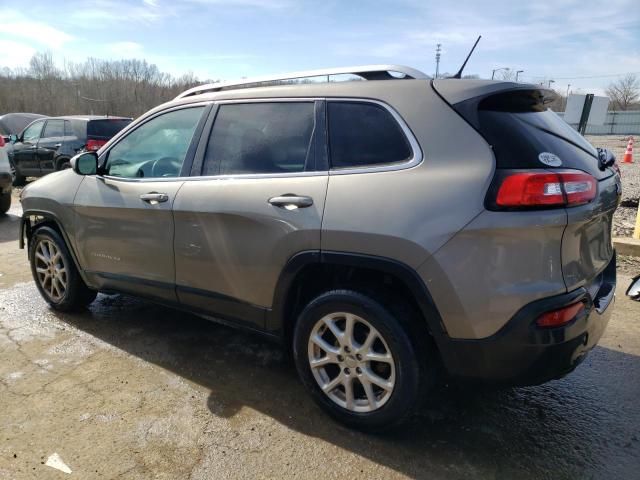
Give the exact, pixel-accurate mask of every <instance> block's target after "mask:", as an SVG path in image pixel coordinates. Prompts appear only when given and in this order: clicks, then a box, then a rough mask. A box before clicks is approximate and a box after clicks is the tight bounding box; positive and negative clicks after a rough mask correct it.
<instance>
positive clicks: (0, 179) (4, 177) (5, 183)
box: [0, 172, 13, 193]
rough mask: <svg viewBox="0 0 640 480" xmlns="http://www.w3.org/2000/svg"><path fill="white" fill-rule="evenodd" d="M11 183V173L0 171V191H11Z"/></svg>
mask: <svg viewBox="0 0 640 480" xmlns="http://www.w3.org/2000/svg"><path fill="white" fill-rule="evenodd" d="M12 183H13V178H11V173H9V172H0V193H11V184H12Z"/></svg>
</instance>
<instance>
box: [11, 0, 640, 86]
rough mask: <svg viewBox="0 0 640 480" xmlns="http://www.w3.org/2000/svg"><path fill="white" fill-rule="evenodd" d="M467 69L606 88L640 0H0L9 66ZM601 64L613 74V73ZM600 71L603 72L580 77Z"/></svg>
mask: <svg viewBox="0 0 640 480" xmlns="http://www.w3.org/2000/svg"><path fill="white" fill-rule="evenodd" d="M479 34H481V35H482V36H483V38H482V40H481V42H480V44H479V46H478V49H477V50H476V53H475V54H474V56H473V57H472V59H471V60H470V62H469V64H468V65H467V69H466V72H465V73H476V74H479V75H481V76H482V77H490V76H491V70H492V69H495V68H499V67H510V68H512V69H517V70H524V74H521V79H523V80H525V81H532V82H540V81H542V80H544V79H547V80H548V79H555V84H554V86H556V87H557V88H558V89H559V90H561V91H563V92H564V91H565V89H566V87H567V84H569V83H570V84H571V85H572V90H573V89H577V88H579V89H582V91H583V92H585V91H595V92H596V93H600V92H601V91H602V89H603V88H604V87H606V85H607V84H608V83H609V82H610V81H612V80H614V79H615V77H614V76H613V75H615V74H621V73H625V72H638V73H640V6H639V4H638V0H606V1H603V0H575V1H574V0H553V1H535V0H531V1H516V0H512V1H499V0H490V1H465V0H455V1H450V2H447V1H446V0H445V1H439V2H434V1H431V0H396V1H388V2H384V1H358V0H343V1H339V0H323V1H310V0H309V1H307V0H297V1H296V0H186V1H178V0H144V1H143V0H138V1H135V0H131V1H124V0H82V1H75V0H69V1H64V2H60V1H58V2H56V1H52V0H23V1H21V2H16V1H13V0H11V1H8V0H0V52H1V53H0V66H8V67H17V66H26V65H27V64H28V61H29V58H30V56H31V55H32V54H33V53H34V52H37V51H51V52H52V53H53V55H54V57H55V59H56V60H57V61H58V62H59V63H62V62H63V61H64V60H67V61H79V60H83V59H85V58H86V57H89V56H93V57H98V58H111V59H119V58H144V59H147V60H148V61H150V62H153V63H155V64H157V65H158V67H159V68H160V69H161V70H163V71H167V72H169V73H171V74H174V75H180V74H182V73H185V72H189V71H191V72H193V73H194V74H195V75H197V76H198V77H200V78H212V79H223V80H229V79H233V78H238V77H243V76H253V75H262V74H270V73H278V72H284V71H291V70H304V69H315V68H322V67H329V66H346V65H357V64H369V63H395V64H405V65H410V66H413V67H415V68H418V69H420V70H423V71H424V72H426V73H428V74H430V75H433V73H434V71H435V60H434V53H435V52H434V50H435V47H436V43H442V45H443V46H442V63H441V67H440V71H441V72H445V71H446V72H455V71H456V70H457V69H458V67H459V65H460V64H461V62H462V61H463V59H464V57H465V55H466V53H467V51H468V49H469V48H470V47H471V45H472V44H473V42H474V41H475V38H476V36H477V35H479ZM604 75H609V76H607V77H605V76H604ZM577 77H597V78H577Z"/></svg>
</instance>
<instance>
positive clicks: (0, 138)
mask: <svg viewBox="0 0 640 480" xmlns="http://www.w3.org/2000/svg"><path fill="white" fill-rule="evenodd" d="M0 147H4V137H3V136H2V135H0Z"/></svg>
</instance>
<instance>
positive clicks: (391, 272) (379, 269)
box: [266, 250, 448, 348]
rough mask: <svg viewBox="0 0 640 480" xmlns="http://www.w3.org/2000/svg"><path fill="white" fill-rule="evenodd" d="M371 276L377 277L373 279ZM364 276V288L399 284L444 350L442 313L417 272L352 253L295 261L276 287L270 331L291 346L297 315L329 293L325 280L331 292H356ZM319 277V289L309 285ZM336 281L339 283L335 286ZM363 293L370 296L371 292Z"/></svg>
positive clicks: (308, 255) (303, 255)
mask: <svg viewBox="0 0 640 480" xmlns="http://www.w3.org/2000/svg"><path fill="white" fill-rule="evenodd" d="M371 274H375V275H377V277H376V276H375V275H374V276H373V277H371V276H370V275H371ZM345 275H346V276H347V277H345ZM349 276H350V277H349ZM363 276H365V277H367V278H369V279H371V281H370V282H368V283H367V282H366V281H365V282H360V283H356V285H357V286H358V285H359V286H361V287H363V288H366V287H367V286H369V287H373V286H377V287H378V288H379V287H380V285H379V283H375V282H377V281H384V282H388V281H389V280H390V281H391V282H392V283H393V282H397V283H396V287H399V288H402V291H403V292H404V293H405V294H406V295H407V296H410V300H412V301H413V302H414V303H415V307H416V310H417V313H418V314H419V315H420V316H421V317H422V319H423V320H424V322H425V323H424V326H425V327H426V328H427V330H428V333H429V334H430V335H431V336H432V337H433V339H434V341H435V343H436V346H437V347H438V348H440V346H441V345H442V346H444V343H446V339H447V338H448V337H447V333H446V329H445V327H444V324H443V322H442V319H441V317H440V313H439V312H438V309H437V308H436V305H435V303H434V301H433V299H432V297H431V294H430V293H429V290H428V288H427V286H426V285H425V284H424V282H423V281H422V279H421V278H420V277H419V276H418V274H417V273H416V272H415V270H413V269H411V267H409V266H408V265H406V264H404V263H401V262H398V261H397V260H393V259H390V258H385V257H377V256H372V255H363V254H356V253H348V252H336V251H322V252H320V251H317V250H314V251H305V252H300V253H298V254H296V255H294V256H293V257H291V259H290V260H289V261H288V262H287V264H286V265H285V267H284V269H283V271H282V273H281V274H280V278H279V279H278V283H277V284H276V289H275V292H274V299H273V303H272V308H271V310H270V311H269V312H268V314H267V320H266V327H267V330H268V331H271V332H274V333H276V334H277V335H278V336H280V337H281V338H282V340H283V341H284V342H285V345H290V343H291V340H292V335H293V328H294V326H295V322H296V318H297V313H298V312H299V311H300V310H301V308H302V307H303V305H304V304H305V303H306V302H307V301H308V300H309V299H310V298H309V297H310V296H311V297H313V296H315V295H317V294H320V293H321V292H323V291H326V290H327V289H328V288H327V287H328V286H327V285H326V284H324V283H323V280H326V279H327V278H330V279H332V284H331V285H330V287H331V288H353V284H350V283H349V282H350V281H351V280H352V279H354V278H356V277H358V278H362V277H363ZM315 277H318V278H320V279H322V280H321V281H320V282H318V285H317V287H318V288H314V286H313V285H309V284H310V283H313V279H314V278H315ZM336 281H337V283H333V282H336ZM354 282H355V280H354ZM356 288H357V287H356ZM362 293H367V290H366V289H365V290H364V291H363V292H362Z"/></svg>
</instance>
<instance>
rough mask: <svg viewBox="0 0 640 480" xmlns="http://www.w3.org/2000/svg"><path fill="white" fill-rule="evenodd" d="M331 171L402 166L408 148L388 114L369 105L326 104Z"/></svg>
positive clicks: (378, 106) (409, 150) (408, 156)
mask: <svg viewBox="0 0 640 480" xmlns="http://www.w3.org/2000/svg"><path fill="white" fill-rule="evenodd" d="M328 113H329V147H330V152H331V167H332V168H348V167H363V166H369V165H380V164H389V163H397V162H403V161H406V160H408V159H409V158H411V147H410V146H409V142H408V141H407V139H406V137H405V136H404V133H403V132H402V129H401V128H400V125H398V122H396V120H395V118H393V115H391V113H389V111H388V110H387V109H386V108H384V107H381V106H380V105H376V104H373V103H366V102H329V104H328Z"/></svg>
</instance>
